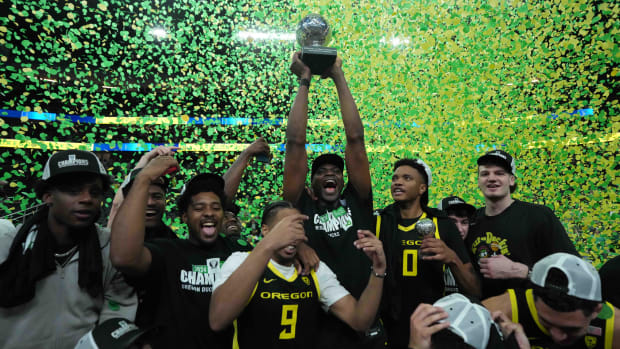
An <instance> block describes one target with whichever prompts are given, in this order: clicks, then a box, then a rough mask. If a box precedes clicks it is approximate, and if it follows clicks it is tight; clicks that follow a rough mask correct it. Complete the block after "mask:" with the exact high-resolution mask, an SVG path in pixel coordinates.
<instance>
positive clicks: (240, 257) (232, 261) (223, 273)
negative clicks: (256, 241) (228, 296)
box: [213, 252, 249, 291]
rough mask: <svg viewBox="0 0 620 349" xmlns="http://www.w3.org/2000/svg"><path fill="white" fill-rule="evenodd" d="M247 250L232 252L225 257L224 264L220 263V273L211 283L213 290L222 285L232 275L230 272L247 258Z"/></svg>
mask: <svg viewBox="0 0 620 349" xmlns="http://www.w3.org/2000/svg"><path fill="white" fill-rule="evenodd" d="M248 254H249V253H247V252H233V254H231V255H230V257H228V259H226V261H225V262H224V264H223V265H222V269H220V275H219V276H218V277H217V278H216V279H215V283H214V284H213V291H215V290H216V289H217V288H218V287H220V285H222V284H223V283H224V282H226V280H228V278H229V277H230V276H231V275H232V273H234V272H235V270H237V268H239V266H241V264H243V261H245V259H246V258H248Z"/></svg>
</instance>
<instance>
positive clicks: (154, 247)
mask: <svg viewBox="0 0 620 349" xmlns="http://www.w3.org/2000/svg"><path fill="white" fill-rule="evenodd" d="M145 246H146V247H147V248H148V249H149V250H150V251H151V255H152V262H151V267H150V269H149V271H148V273H147V274H146V275H145V276H144V277H143V278H141V279H140V280H139V282H140V284H141V286H142V287H145V288H146V289H147V291H148V290H149V289H157V290H159V296H160V298H159V304H158V308H157V310H156V311H155V319H154V323H155V324H156V325H158V326H160V327H159V329H158V330H156V331H154V332H153V334H152V335H151V336H149V338H148V340H147V342H148V343H149V344H151V346H152V347H153V348H230V347H231V345H232V333H233V332H232V328H230V329H227V330H225V331H221V332H218V333H216V332H214V331H212V330H211V329H210V328H209V303H210V301H211V293H212V292H213V284H214V283H215V281H216V280H217V278H218V277H219V274H220V265H221V264H222V263H223V262H224V261H225V260H226V258H228V256H230V254H231V253H232V252H233V251H235V250H242V249H243V247H242V246H239V245H237V244H236V243H235V242H234V241H232V240H229V239H226V238H222V237H218V238H217V239H216V241H215V243H214V244H213V245H211V246H207V247H205V246H197V245H194V244H193V243H192V242H190V241H189V240H185V239H156V240H153V241H150V242H146V243H145Z"/></svg>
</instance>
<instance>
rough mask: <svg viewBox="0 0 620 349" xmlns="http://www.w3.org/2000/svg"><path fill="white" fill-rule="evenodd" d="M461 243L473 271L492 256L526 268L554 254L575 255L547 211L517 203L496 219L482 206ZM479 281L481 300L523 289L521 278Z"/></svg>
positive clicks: (516, 201)
mask: <svg viewBox="0 0 620 349" xmlns="http://www.w3.org/2000/svg"><path fill="white" fill-rule="evenodd" d="M465 244H466V246H467V247H468V249H469V252H470V253H471V254H472V256H473V257H472V263H473V264H474V267H475V268H476V269H477V271H479V270H480V264H479V262H480V259H482V258H486V257H491V256H494V255H504V256H506V257H508V258H509V259H510V260H512V261H514V262H519V263H523V264H525V265H527V266H529V267H530V268H531V267H532V266H533V265H534V264H535V263H536V262H537V261H538V260H540V259H542V258H544V257H545V256H548V255H550V254H553V253H556V252H566V253H571V254H574V255H578V253H577V251H576V250H575V246H574V245H573V243H572V242H571V241H570V239H569V238H568V235H567V234H566V231H565V230H564V227H563V226H562V224H561V223H560V221H559V220H558V218H557V217H556V216H555V215H554V214H553V212H552V211H551V210H550V209H549V208H547V207H545V206H541V205H536V204H531V203H527V202H523V201H519V200H515V201H514V202H513V203H512V204H511V205H510V206H508V208H506V209H505V210H504V211H503V212H502V213H500V214H499V215H496V216H487V215H485V214H484V207H483V208H480V209H479V210H478V211H477V217H476V219H475V221H474V224H473V225H472V226H471V228H470V230H469V234H468V235H467V238H466V242H465ZM481 279H482V299H485V298H489V297H493V296H497V295H500V294H502V293H504V292H505V291H506V290H507V289H509V288H522V287H524V286H526V285H524V282H525V281H524V280H521V279H498V280H493V279H488V278H484V277H482V278H481Z"/></svg>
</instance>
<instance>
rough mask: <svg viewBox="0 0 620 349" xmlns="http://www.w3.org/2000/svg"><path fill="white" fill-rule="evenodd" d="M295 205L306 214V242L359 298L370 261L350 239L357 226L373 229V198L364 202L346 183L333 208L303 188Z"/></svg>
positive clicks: (366, 277) (355, 233) (366, 282)
mask: <svg viewBox="0 0 620 349" xmlns="http://www.w3.org/2000/svg"><path fill="white" fill-rule="evenodd" d="M298 208H299V210H300V211H301V213H303V214H305V215H307V216H308V217H309V219H308V220H307V221H306V222H305V225H304V228H305V230H306V235H307V236H308V245H309V246H310V247H312V248H313V249H314V250H315V251H316V253H317V255H318V256H319V259H320V260H321V261H323V262H324V263H325V264H327V265H328V266H329V267H330V269H331V270H332V271H333V272H334V273H335V274H336V276H337V277H338V280H339V281H340V283H341V284H342V285H343V286H344V288H346V289H347V290H348V291H349V292H350V293H351V295H353V297H355V298H359V296H360V295H361V294H362V292H363V291H364V289H365V288H366V285H367V284H368V277H369V276H370V266H371V261H370V259H369V258H368V256H366V254H365V253H364V252H363V251H361V250H358V249H356V248H355V246H353V242H354V241H355V240H357V230H358V229H367V230H371V231H372V229H373V226H372V225H373V221H374V218H373V216H372V198H369V199H368V200H367V201H366V202H363V201H362V200H361V199H360V197H359V194H358V193H357V192H356V191H355V189H354V187H353V186H352V185H347V187H346V188H345V190H344V192H343V193H342V196H341V199H340V200H339V202H338V206H337V207H336V208H335V209H327V208H325V207H321V206H320V205H319V203H318V201H315V200H313V199H312V198H311V197H310V196H309V195H308V194H307V193H306V192H305V191H304V192H303V194H302V196H301V198H300V199H299V202H298Z"/></svg>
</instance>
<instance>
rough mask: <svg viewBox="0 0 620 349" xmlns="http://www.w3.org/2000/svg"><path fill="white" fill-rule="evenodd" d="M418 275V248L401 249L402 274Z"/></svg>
mask: <svg viewBox="0 0 620 349" xmlns="http://www.w3.org/2000/svg"><path fill="white" fill-rule="evenodd" d="M417 275H418V250H403V276H417Z"/></svg>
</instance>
